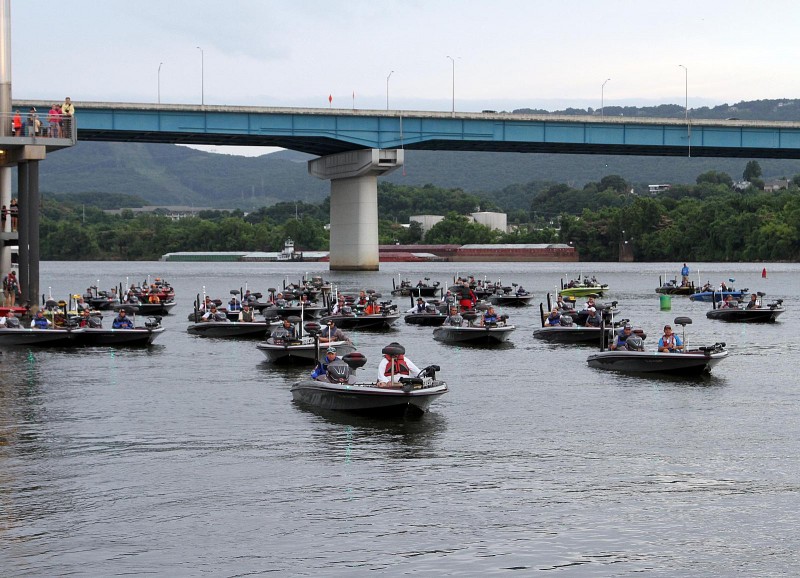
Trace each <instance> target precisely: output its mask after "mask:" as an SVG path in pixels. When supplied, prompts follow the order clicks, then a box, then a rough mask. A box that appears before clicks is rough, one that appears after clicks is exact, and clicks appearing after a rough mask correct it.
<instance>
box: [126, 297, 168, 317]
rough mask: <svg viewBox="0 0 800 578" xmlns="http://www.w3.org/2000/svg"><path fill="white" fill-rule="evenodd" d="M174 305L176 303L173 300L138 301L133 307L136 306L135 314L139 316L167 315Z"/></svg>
mask: <svg viewBox="0 0 800 578" xmlns="http://www.w3.org/2000/svg"><path fill="white" fill-rule="evenodd" d="M175 305H177V303H175V301H164V302H162V303H139V304H138V305H135V306H134V307H136V314H137V315H141V316H147V315H169V312H170V311H171V310H172V308H173V307H175Z"/></svg>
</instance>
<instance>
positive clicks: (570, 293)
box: [558, 285, 608, 297]
mask: <svg viewBox="0 0 800 578" xmlns="http://www.w3.org/2000/svg"><path fill="white" fill-rule="evenodd" d="M606 291H608V286H607V285H592V286H589V287H565V288H564V289H562V290H561V291H559V292H558V294H559V295H561V296H562V297H589V296H590V295H597V296H602V295H603V293H605V292H606Z"/></svg>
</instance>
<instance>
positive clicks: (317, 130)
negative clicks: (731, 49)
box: [0, 100, 800, 270]
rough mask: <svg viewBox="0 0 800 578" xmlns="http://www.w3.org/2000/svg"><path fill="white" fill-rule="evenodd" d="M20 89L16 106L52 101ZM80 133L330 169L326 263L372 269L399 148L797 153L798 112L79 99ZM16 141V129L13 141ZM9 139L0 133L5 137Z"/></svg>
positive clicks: (316, 170)
mask: <svg viewBox="0 0 800 578" xmlns="http://www.w3.org/2000/svg"><path fill="white" fill-rule="evenodd" d="M49 104H50V101H32V100H18V101H14V102H13V107H14V109H15V110H16V109H21V110H28V109H29V108H30V107H37V108H38V109H39V110H47V109H46V107H48V106H49ZM75 105H76V110H77V118H76V121H77V122H76V125H77V133H76V135H75V136H76V138H77V140H92V141H114V142H148V143H172V144H205V145H233V146H276V147H283V148H287V149H292V150H297V151H301V152H305V153H310V154H313V155H318V156H319V158H317V159H314V160H312V161H309V166H308V170H309V173H310V174H311V175H313V176H315V177H318V178H321V179H327V180H330V181H331V262H330V267H331V269H333V270H337V269H338V270H377V269H378V266H379V262H378V213H377V178H378V176H380V175H382V174H385V173H387V172H390V171H392V170H394V169H396V168H397V167H399V166H401V165H402V164H403V155H404V151H405V150H450V151H491V152H517V153H570V154H575V153H578V154H607V155H608V154H610V155H644V156H648V155H649V156H687V157H688V156H695V157H744V158H800V123H797V122H765V121H743V120H704V119H688V120H687V119H668V118H634V117H617V116H605V117H603V116H601V117H598V116H566V115H550V114H547V115H527V114H509V113H496V112H484V113H451V112H428V111H399V110H387V111H383V110H355V109H353V110H350V109H331V108H327V109H326V108H321V109H319V108H277V107H248V106H212V105H177V104H146V103H144V104H137V103H111V102H76V103H75ZM13 142H14V143H15V144H20V141H19V140H16V141H13ZM3 144H4V141H3V138H2V137H0V147H2V145H3Z"/></svg>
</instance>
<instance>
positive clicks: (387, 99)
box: [386, 70, 394, 110]
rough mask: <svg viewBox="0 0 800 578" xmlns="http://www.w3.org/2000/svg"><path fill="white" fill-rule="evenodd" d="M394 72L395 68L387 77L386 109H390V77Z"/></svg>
mask: <svg viewBox="0 0 800 578" xmlns="http://www.w3.org/2000/svg"><path fill="white" fill-rule="evenodd" d="M393 74H394V70H392V71H391V72H390V73H389V75H388V76H387V77H386V110H389V79H390V78H391V77H392V75H393Z"/></svg>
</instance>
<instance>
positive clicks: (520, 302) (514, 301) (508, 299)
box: [489, 294, 533, 307]
mask: <svg viewBox="0 0 800 578" xmlns="http://www.w3.org/2000/svg"><path fill="white" fill-rule="evenodd" d="M531 299H533V294H530V295H491V296H490V297H489V301H491V302H492V304H494V305H499V306H501V307H524V306H525V305H528V304H529V303H530V301H531Z"/></svg>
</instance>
